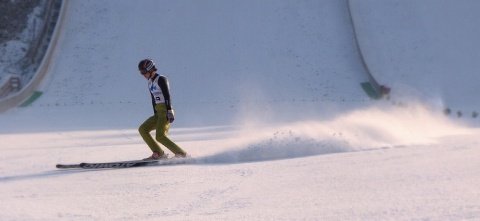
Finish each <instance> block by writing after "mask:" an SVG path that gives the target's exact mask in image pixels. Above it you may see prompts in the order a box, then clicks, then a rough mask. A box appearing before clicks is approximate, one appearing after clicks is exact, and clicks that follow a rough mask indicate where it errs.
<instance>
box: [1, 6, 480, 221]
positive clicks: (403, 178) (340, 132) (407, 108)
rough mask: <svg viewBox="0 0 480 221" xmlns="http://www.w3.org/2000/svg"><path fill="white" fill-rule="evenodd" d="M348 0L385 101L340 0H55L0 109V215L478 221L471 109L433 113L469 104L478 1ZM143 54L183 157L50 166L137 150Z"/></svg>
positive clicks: (144, 98)
mask: <svg viewBox="0 0 480 221" xmlns="http://www.w3.org/2000/svg"><path fill="white" fill-rule="evenodd" d="M352 3H353V4H352V5H351V6H352V9H353V11H352V13H353V14H354V15H355V16H354V19H355V21H356V22H358V24H356V25H358V26H357V27H360V28H359V29H358V30H357V31H358V32H359V33H357V34H358V35H359V40H360V41H361V46H362V51H363V52H364V53H365V54H364V56H365V58H366V60H367V62H369V63H370V64H372V66H371V67H370V68H371V69H372V71H373V73H374V74H376V77H377V78H378V79H379V81H380V82H381V83H385V84H387V86H392V97H391V99H390V100H381V101H375V100H370V99H369V98H368V97H367V96H366V94H365V92H363V90H362V88H361V87H360V83H362V82H365V81H367V78H366V75H365V73H364V70H363V69H362V65H361V60H360V57H359V54H358V52H357V50H356V45H355V38H354V33H353V29H352V26H351V23H350V17H349V15H348V9H347V2H346V1H338V0H322V1H318V0H315V1H276V0H271V1H269V0H262V1H253V0H246V1H127V0H119V1H107V0H82V1H68V7H67V8H66V10H67V15H66V17H65V19H66V20H65V23H64V26H63V29H62V30H61V37H60V41H59V44H58V45H57V47H56V51H55V56H54V59H52V64H51V68H50V71H49V73H48V75H47V77H46V79H44V81H43V83H42V86H41V88H39V90H40V91H42V92H43V95H42V96H41V97H40V98H39V99H38V100H37V101H35V102H34V103H33V104H32V105H30V106H29V107H26V108H14V109H12V110H9V111H8V112H6V113H3V114H1V115H0V151H1V154H0V219H1V220H464V219H471V220H480V204H479V202H480V201H479V200H480V188H479V187H480V173H479V168H480V151H479V150H478V147H479V139H478V138H479V134H480V131H479V129H478V125H479V119H478V118H468V117H464V118H458V119H457V118H456V117H455V116H445V115H444V114H443V113H442V110H443V108H445V107H451V108H452V109H455V108H467V107H468V108H470V109H468V111H471V110H472V109H475V108H478V107H479V106H480V105H479V100H478V92H476V91H477V90H476V87H475V86H476V85H475V82H478V78H479V70H478V61H480V54H479V51H480V46H479V44H478V42H479V40H478V39H480V38H478V36H479V33H480V30H479V22H478V21H479V18H480V13H479V12H480V8H479V3H478V1H475V0H460V1H447V0H442V1H393V0H390V1H352ZM412 9H415V10H412ZM467 9H468V10H467ZM443 11H445V13H446V12H448V15H449V16H444V15H445V13H444V12H443ZM426 12H437V13H426ZM368 24H370V25H368ZM432 24H435V25H432ZM394 27H397V28H394ZM425 27H427V28H425ZM362 30H363V31H362ZM450 30H453V32H450ZM444 33H448V34H450V35H453V34H452V33H455V35H457V36H458V37H455V36H452V37H445V35H443V34H444ZM446 43H448V44H446ZM412 45H413V46H412ZM445 45H448V47H449V48H444V46H445ZM451 48H454V49H458V51H455V53H456V55H455V56H453V55H451V54H449V52H451V51H452V50H450V49H451ZM463 49H468V50H463ZM146 57H150V58H152V59H154V60H155V61H156V65H157V67H158V69H159V72H160V73H161V74H164V75H166V76H167V77H168V78H169V80H170V86H171V93H172V96H173V106H174V108H175V113H176V120H175V122H174V123H173V124H172V127H171V130H170V137H171V138H172V140H174V141H176V142H177V143H178V144H179V145H180V146H181V147H183V148H184V149H185V150H186V151H187V152H188V153H189V154H191V155H192V156H193V157H195V158H196V159H197V160H198V161H197V163H195V164H186V165H173V166H152V167H141V168H131V169H113V170H109V169H104V170H58V169H56V168H55V164H57V163H80V162H85V161H88V162H104V161H116V160H132V159H140V158H143V157H147V156H148V155H150V151H149V149H148V147H147V146H146V145H145V144H144V143H143V141H142V140H141V138H140V136H139V135H138V132H137V127H138V126H139V125H140V124H141V123H142V122H143V120H145V119H146V118H147V117H149V116H150V115H151V114H152V108H151V104H150V100H149V99H150V96H149V94H148V90H147V87H146V82H145V79H144V78H143V77H142V76H141V75H140V74H139V73H138V70H137V68H136V66H137V64H138V62H139V61H140V60H141V59H143V58H146ZM450 60H452V62H451V63H450V65H449V63H448V61H450ZM475 61H476V62H475ZM444 67H448V68H444ZM449 83H453V85H454V86H452V84H449ZM400 102H401V105H398V104H399V103H400Z"/></svg>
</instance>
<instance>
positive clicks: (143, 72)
mask: <svg viewBox="0 0 480 221" xmlns="http://www.w3.org/2000/svg"><path fill="white" fill-rule="evenodd" d="M138 70H139V71H140V74H142V75H145V74H147V73H148V72H150V71H147V69H138Z"/></svg>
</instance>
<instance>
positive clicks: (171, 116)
mask: <svg viewBox="0 0 480 221" xmlns="http://www.w3.org/2000/svg"><path fill="white" fill-rule="evenodd" d="M174 115H175V114H174V111H173V110H168V111H167V120H168V122H170V123H173V121H174V120H175V116H174Z"/></svg>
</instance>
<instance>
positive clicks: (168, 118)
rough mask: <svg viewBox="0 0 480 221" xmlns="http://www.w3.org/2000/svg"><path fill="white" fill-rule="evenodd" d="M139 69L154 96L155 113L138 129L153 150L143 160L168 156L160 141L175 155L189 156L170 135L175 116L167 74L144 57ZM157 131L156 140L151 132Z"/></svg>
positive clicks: (151, 94)
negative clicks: (160, 73)
mask: <svg viewBox="0 0 480 221" xmlns="http://www.w3.org/2000/svg"><path fill="white" fill-rule="evenodd" d="M138 70H139V71H140V73H141V74H142V75H143V76H144V77H145V78H146V79H147V80H148V89H149V90H150V96H151V98H152V105H153V112H154V115H153V116H151V117H149V118H148V119H147V120H145V122H144V123H143V124H142V125H140V127H139V128H138V131H139V132H140V135H141V136H142V138H143V140H144V141H145V143H147V145H148V146H149V147H150V149H151V150H152V152H153V154H152V156H150V157H148V158H145V159H143V160H160V159H165V158H168V155H167V154H165V152H164V151H163V150H162V148H160V146H159V145H158V143H157V142H156V141H158V142H159V143H161V144H162V145H163V146H165V147H166V148H168V149H169V150H170V151H171V152H172V153H174V154H175V157H178V158H184V157H187V153H186V152H185V151H184V150H183V149H182V148H180V147H179V146H178V145H177V144H175V143H174V142H173V141H171V140H170V139H169V138H168V137H167V134H168V129H169V128H170V123H172V122H173V121H174V120H175V118H174V111H173V108H172V103H171V99H170V86H169V83H168V80H167V78H166V77H165V76H162V75H159V74H157V68H156V67H155V62H153V60H152V59H143V60H141V61H140V63H138ZM153 130H156V131H155V133H156V134H155V140H156V141H155V140H154V139H153V138H152V135H150V132H151V131H153Z"/></svg>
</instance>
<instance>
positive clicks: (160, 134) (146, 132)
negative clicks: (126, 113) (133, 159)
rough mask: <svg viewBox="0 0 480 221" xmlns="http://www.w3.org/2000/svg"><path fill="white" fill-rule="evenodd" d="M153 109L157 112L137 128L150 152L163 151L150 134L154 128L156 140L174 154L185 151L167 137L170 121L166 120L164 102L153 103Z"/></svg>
mask: <svg viewBox="0 0 480 221" xmlns="http://www.w3.org/2000/svg"><path fill="white" fill-rule="evenodd" d="M155 110H156V111H157V113H155V115H153V116H151V117H149V118H148V119H147V120H146V121H145V122H144V123H143V124H142V125H140V127H139V128H138V132H139V133H140V135H141V136H142V138H143V140H144V141H145V143H147V145H148V146H149V147H150V149H151V150H152V152H159V153H163V150H162V148H160V146H159V145H158V143H157V142H155V140H154V139H153V138H152V135H151V134H150V132H151V131H153V130H156V131H155V139H156V141H158V142H159V143H161V144H162V145H163V146H165V147H166V148H168V149H169V150H170V151H171V152H172V153H174V154H175V153H182V154H184V153H185V151H184V150H183V149H182V148H180V147H179V146H178V145H177V144H175V143H174V142H173V141H171V140H170V138H168V137H167V134H168V130H169V129H170V122H168V120H167V108H166V106H165V104H157V105H155Z"/></svg>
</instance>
